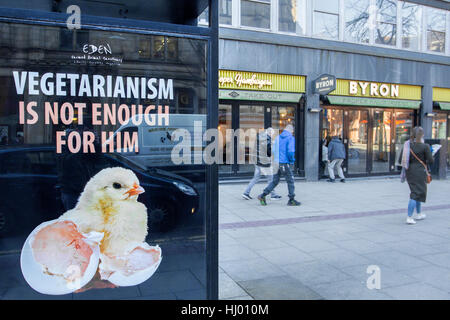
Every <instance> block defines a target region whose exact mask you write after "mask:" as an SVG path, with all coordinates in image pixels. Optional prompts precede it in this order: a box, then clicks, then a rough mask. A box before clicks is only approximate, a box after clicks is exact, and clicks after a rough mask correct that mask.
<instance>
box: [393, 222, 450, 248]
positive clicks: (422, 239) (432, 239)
mask: <svg viewBox="0 0 450 320" xmlns="http://www.w3.org/2000/svg"><path fill="white" fill-rule="evenodd" d="M413 227H420V225H418V223H417V224H416V225H414V226H413ZM417 229H418V230H417V232H416V233H414V234H402V235H400V237H401V238H402V239H403V240H409V241H413V242H418V243H420V244H425V245H434V244H445V243H448V242H449V239H448V238H447V237H443V236H440V235H433V234H429V233H425V232H421V231H420V230H419V228H417Z"/></svg>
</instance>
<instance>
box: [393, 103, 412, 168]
mask: <svg viewBox="0 0 450 320" xmlns="http://www.w3.org/2000/svg"><path fill="white" fill-rule="evenodd" d="M412 126H413V119H412V114H411V112H408V111H398V112H396V113H395V123H394V132H395V170H397V171H399V170H400V169H401V168H399V166H400V165H401V164H400V163H399V160H400V155H401V152H402V148H403V144H404V143H405V142H406V140H408V139H409V137H410V135H411V129H412Z"/></svg>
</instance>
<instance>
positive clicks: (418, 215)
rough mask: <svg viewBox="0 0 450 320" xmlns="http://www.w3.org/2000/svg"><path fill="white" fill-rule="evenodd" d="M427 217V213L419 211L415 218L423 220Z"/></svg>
mask: <svg viewBox="0 0 450 320" xmlns="http://www.w3.org/2000/svg"><path fill="white" fill-rule="evenodd" d="M426 217H427V215H426V214H425V213H419V214H417V215H416V217H415V219H416V220H423V219H425V218H426Z"/></svg>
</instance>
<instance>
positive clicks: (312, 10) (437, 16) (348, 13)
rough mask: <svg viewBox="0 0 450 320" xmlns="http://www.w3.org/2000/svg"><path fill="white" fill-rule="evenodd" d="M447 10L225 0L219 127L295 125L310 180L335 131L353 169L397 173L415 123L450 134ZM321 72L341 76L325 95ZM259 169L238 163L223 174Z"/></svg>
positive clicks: (299, 160)
mask: <svg viewBox="0 0 450 320" xmlns="http://www.w3.org/2000/svg"><path fill="white" fill-rule="evenodd" d="M449 7H450V4H449V3H448V2H446V1H418V0H415V1H412V0H411V1H397V0H363V1H355V0H323V1H312V0H263V1H256V0H255V1H253V0H220V1H219V22H220V32H219V70H220V75H219V77H223V82H219V99H220V104H219V124H220V125H221V126H225V127H232V128H235V129H236V128H247V127H253V128H263V127H269V126H272V127H274V128H279V129H283V127H284V126H285V125H286V124H287V123H292V124H294V127H295V136H296V144H297V151H296V164H295V167H296V173H297V174H298V175H299V176H301V177H305V178H306V179H307V180H317V179H319V178H321V177H322V174H323V168H321V166H320V162H321V144H322V140H323V139H325V138H326V137H327V136H339V137H340V138H341V139H343V142H344V144H345V146H346V150H347V159H346V161H345V163H344V171H345V173H346V174H347V175H349V176H370V175H392V174H396V173H398V170H399V169H398V166H397V164H398V157H399V151H400V148H401V146H402V144H403V142H404V141H405V140H406V139H407V138H408V137H409V132H410V129H411V128H412V127H413V126H415V125H421V126H422V127H423V128H424V129H425V132H426V138H439V139H446V140H447V141H449V139H450V138H449V137H450V135H449V121H450V118H449V117H450V112H449V110H448V109H449V108H448V102H449V100H450V99H449V96H448V95H449V92H450V77H449V74H450V46H449V43H450V11H449ZM323 75H328V76H329V79H335V82H336V83H335V84H334V85H335V88H334V90H333V91H331V92H325V94H324V93H323V92H324V91H321V90H318V89H319V88H318V89H316V88H315V87H314V85H315V83H316V82H315V80H316V79H319V77H322V76H323ZM233 77H234V80H236V77H237V79H250V80H251V79H252V78H253V79H254V81H253V82H254V84H253V86H252V87H249V86H247V87H243V86H240V87H239V86H238V85H237V84H236V83H235V84H234V86H233V84H231V83H230V82H227V81H226V80H227V78H233ZM258 79H260V80H263V79H266V80H267V79H269V80H271V81H270V82H267V81H266V82H261V81H258ZM292 81H294V82H295V81H299V82H303V84H302V85H299V86H297V87H296V86H293V85H292V84H291V82H292ZM249 82H251V81H247V83H249ZM261 83H263V84H264V85H261ZM268 83H270V84H271V85H268ZM324 85H326V83H325V84H324ZM297 99H298V100H297ZM447 143H448V142H447ZM234 147H235V148H238V147H237V146H234ZM251 171H252V167H251V166H249V165H243V164H233V165H223V166H222V167H221V169H220V174H221V176H222V177H224V178H225V177H229V176H233V175H234V176H241V177H242V176H245V175H249V174H251Z"/></svg>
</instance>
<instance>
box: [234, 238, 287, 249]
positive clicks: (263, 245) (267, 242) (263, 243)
mask: <svg viewBox="0 0 450 320" xmlns="http://www.w3.org/2000/svg"><path fill="white" fill-rule="evenodd" d="M239 242H240V243H241V244H242V245H244V246H246V247H247V248H249V249H250V250H262V249H265V250H267V249H275V248H283V247H286V246H288V244H287V243H286V242H283V241H280V240H278V239H275V237H270V236H269V237H256V238H239Z"/></svg>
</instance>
